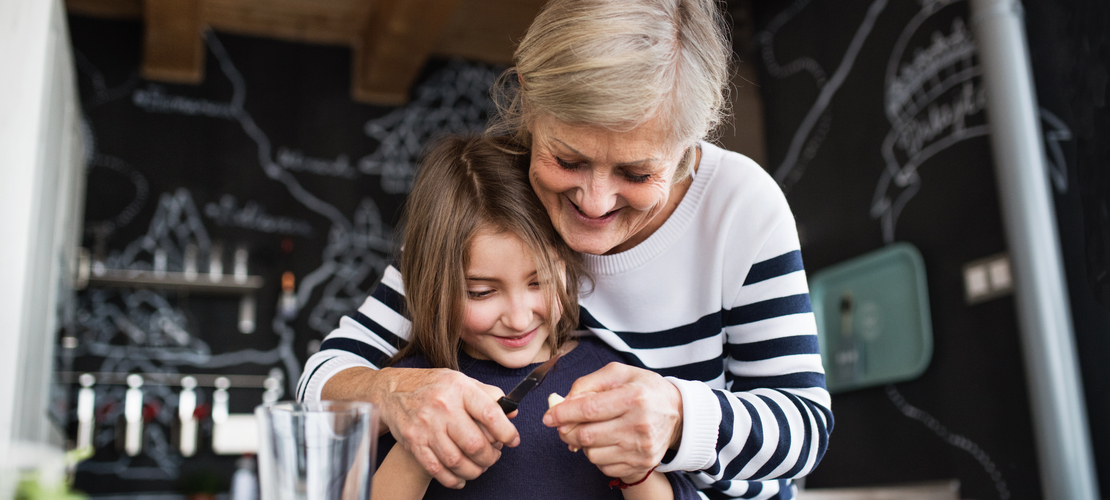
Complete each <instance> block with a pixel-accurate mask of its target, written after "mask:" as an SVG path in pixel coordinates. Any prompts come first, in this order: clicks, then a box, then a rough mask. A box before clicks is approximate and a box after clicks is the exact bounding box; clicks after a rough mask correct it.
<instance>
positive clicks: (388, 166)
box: [358, 59, 498, 193]
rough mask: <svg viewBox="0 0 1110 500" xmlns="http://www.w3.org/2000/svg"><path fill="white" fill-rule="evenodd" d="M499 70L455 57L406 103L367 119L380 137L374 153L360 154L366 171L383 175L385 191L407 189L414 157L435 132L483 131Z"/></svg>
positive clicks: (413, 172) (374, 134)
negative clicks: (491, 92)
mask: <svg viewBox="0 0 1110 500" xmlns="http://www.w3.org/2000/svg"><path fill="white" fill-rule="evenodd" d="M497 76H498V71H495V70H493V69H491V68H488V67H485V66H481V65H474V64H468V63H466V62H463V61H461V60H458V59H455V60H452V61H450V62H449V63H448V64H447V66H446V67H445V68H443V69H442V70H440V71H439V72H437V73H436V74H435V75H433V76H432V77H430V78H429V80H428V81H427V82H426V83H424V84H422V85H421V86H419V87H417V89H416V91H415V99H413V102H412V103H411V104H409V105H408V106H405V107H403V108H398V109H396V110H394V111H393V112H391V113H389V114H387V115H385V116H383V117H381V118H377V119H374V120H371V121H369V122H367V123H366V126H365V127H364V130H365V132H366V135H367V136H369V137H371V138H373V139H375V140H377V141H378V147H377V149H375V150H374V152H373V153H370V154H369V155H366V156H365V157H363V158H362V159H361V160H359V165H358V168H359V170H360V171H362V173H364V174H376V175H381V176H382V189H383V190H385V192H387V193H407V192H409V191H410V190H412V181H413V179H414V178H415V177H416V167H415V164H416V158H417V156H418V155H419V154H420V151H421V149H422V148H423V147H424V144H425V143H426V142H427V140H428V139H429V138H432V137H433V136H435V135H437V134H446V133H466V132H476V131H480V130H481V129H482V127H483V126H484V125H485V117H486V115H487V114H488V113H489V112H490V111H491V110H492V108H493V103H492V101H491V100H490V98H489V94H488V92H489V88H490V86H491V85H493V82H494V81H496V79H497Z"/></svg>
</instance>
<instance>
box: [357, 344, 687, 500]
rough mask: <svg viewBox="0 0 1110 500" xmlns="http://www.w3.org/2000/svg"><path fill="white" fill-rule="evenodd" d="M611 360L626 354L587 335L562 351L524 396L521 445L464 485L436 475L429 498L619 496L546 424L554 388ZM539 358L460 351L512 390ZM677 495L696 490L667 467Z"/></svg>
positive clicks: (462, 359) (475, 372) (388, 441)
mask: <svg viewBox="0 0 1110 500" xmlns="http://www.w3.org/2000/svg"><path fill="white" fill-rule="evenodd" d="M612 361H618V362H623V361H624V360H623V359H622V358H620V357H619V355H618V354H617V353H616V352H615V351H613V350H612V349H611V348H609V347H607V346H605V344H603V343H601V342H600V341H598V340H597V339H594V338H583V339H581V341H580V342H579V344H578V347H576V348H575V349H574V350H572V351H571V352H569V353H567V354H566V355H564V356H563V358H562V359H560V360H559V362H558V363H557V364H556V365H555V368H554V369H552V370H551V372H549V373H548V375H547V378H545V379H544V381H543V382H542V383H541V384H540V385H539V387H536V388H535V389H534V390H533V391H532V392H530V393H528V395H527V396H525V397H524V399H523V401H521V402H520V406H519V407H518V410H519V413H518V414H517V416H516V418H514V419H513V421H512V422H513V425H516V428H517V431H519V432H520V445H519V446H517V447H516V448H508V447H506V448H504V449H502V450H501V459H500V460H498V461H497V463H496V464H494V465H493V466H492V467H490V468H489V469H488V470H487V471H486V472H485V473H484V474H482V475H481V476H479V477H478V478H477V479H475V480H473V481H467V483H466V486H465V487H463V489H461V490H452V489H448V488H444V487H443V486H442V485H440V484H439V483H438V482H436V481H432V484H431V485H430V486H429V487H428V492H427V493H426V494H425V495H424V498H425V499H426V500H427V499H441V498H442V499H447V498H450V499H508V498H513V499H517V498H524V499H528V498H534V499H544V500H547V499H551V500H558V499H567V500H571V499H607V498H612V499H621V498H623V495H622V494H621V491H620V490H619V489H610V488H609V481H610V478H608V477H606V476H605V475H604V474H602V473H601V470H599V469H598V468H597V466H595V465H594V464H592V463H590V461H589V460H588V459H586V456H585V455H584V454H583V453H582V452H577V453H571V452H570V450H568V449H567V445H566V443H563V441H562V440H560V439H559V433H558V431H556V430H555V429H552V428H549V427H547V426H545V425H543V414H544V412H545V411H547V396H548V395H549V394H551V393H552V392H556V393H559V394H560V395H563V396H565V395H566V394H567V393H568V392H570V386H571V384H573V383H574V381H575V380H577V379H578V378H579V377H581V376H583V375H586V374H589V373H592V372H594V371H596V370H598V369H600V368H601V367H603V366H605V365H606V364H609V363H610V362H612ZM395 366H397V367H402V368H427V366H428V365H427V362H426V361H424V359H423V358H420V357H414V358H407V359H404V360H401V361H400V362H399V363H398V364H397V365H395ZM536 366H539V363H536V364H533V365H529V366H526V367H524V368H517V369H511V368H505V367H502V366H500V365H498V364H497V363H494V362H493V361H483V360H476V359H474V358H471V357H470V356H467V355H466V354H463V353H461V352H460V353H459V369H460V371H462V372H463V373H465V374H467V375H468V376H470V377H472V378H474V379H476V380H479V381H481V382H483V383H486V384H490V385H495V386H497V387H500V388H501V390H503V391H505V392H509V390H511V389H512V388H513V387H514V386H515V385H516V384H517V383H518V382H520V381H521V379H523V378H524V376H525V375H527V374H528V372H530V371H532V370H533V369H534V368H535V367H536ZM395 443H396V441H395V440H394V439H393V436H391V435H389V434H385V435H383V436H382V437H381V439H380V442H379V444H378V462H379V463H380V462H381V460H382V459H384V458H385V455H386V454H387V453H388V452H389V450H390V448H392V447H393V445H394V444H395ZM667 478H668V479H669V480H670V482H671V487H672V488H673V489H674V490H675V498H676V499H696V498H698V495H697V490H696V488H695V487H694V485H693V483H692V482H691V481H690V480H689V479H688V478H687V477H686V475H685V474H682V473H668V474H667Z"/></svg>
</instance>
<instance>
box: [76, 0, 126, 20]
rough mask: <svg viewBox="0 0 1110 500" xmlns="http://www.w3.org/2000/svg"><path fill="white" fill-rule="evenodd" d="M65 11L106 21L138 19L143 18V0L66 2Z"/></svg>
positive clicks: (80, 0)
mask: <svg viewBox="0 0 1110 500" xmlns="http://www.w3.org/2000/svg"><path fill="white" fill-rule="evenodd" d="M66 11H67V12H69V13H71V14H79V15H83V16H90V17H103V18H107V19H138V18H140V17H142V16H143V0H66Z"/></svg>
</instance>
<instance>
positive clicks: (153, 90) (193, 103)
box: [131, 84, 235, 119]
mask: <svg viewBox="0 0 1110 500" xmlns="http://www.w3.org/2000/svg"><path fill="white" fill-rule="evenodd" d="M131 102H133V103H134V104H135V106H138V107H140V108H142V109H144V110H146V111H149V112H151V113H174V114H182V115H201V116H210V117H213V118H229V119H230V118H233V117H234V115H235V109H234V108H232V107H231V106H230V105H228V104H226V103H222V102H215V101H210V100H207V99H197V98H195V97H185V96H179V95H167V94H166V91H165V89H164V88H162V86H161V85H153V84H148V85H147V88H145V89H138V90H136V91H135V92H134V93H133V94H132V95H131Z"/></svg>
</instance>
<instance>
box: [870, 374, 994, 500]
mask: <svg viewBox="0 0 1110 500" xmlns="http://www.w3.org/2000/svg"><path fill="white" fill-rule="evenodd" d="M886 395H887V397H888V398H890V401H891V402H892V403H894V406H895V407H896V408H898V411H900V412H902V414H903V415H905V416H907V417H909V418H912V419H914V420H917V421H919V422H921V423H922V424H925V427H928V428H929V430H931V431H933V433H934V434H936V435H937V436H938V437H940V438H941V439H943V440H944V441H945V442H946V443H948V444H950V445H952V446H955V447H956V448H959V449H961V450H964V451H966V452H967V453H969V454H970V455H971V456H972V458H974V459H975V461H976V462H979V465H981V466H982V467H983V470H984V471H986V473H987V475H988V476H990V478H991V481H993V482H994V488H995V490H997V491H998V498H1001V499H1002V500H1007V499H1008V498H1010V488H1009V487H1008V486H1007V485H1006V480H1005V479H1003V478H1002V471H1000V470H998V467H997V466H995V465H994V461H993V460H991V457H990V456H988V455H987V454H986V452H984V451H983V449H982V448H980V447H979V445H977V444H975V443H973V442H971V440H970V439H968V438H966V437H964V436H961V435H959V434H954V433H952V432H951V431H949V430H948V428H947V427H945V426H943V425H941V423H940V422H939V421H937V419H936V418H933V416H932V415H930V414H928V413H927V412H925V411H923V410H921V409H920V408H917V407H916V406H913V405H911V404H909V403H907V402H906V398H905V397H903V396H902V393H901V392H899V391H898V388H897V387H895V386H894V384H890V385H887V386H886Z"/></svg>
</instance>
